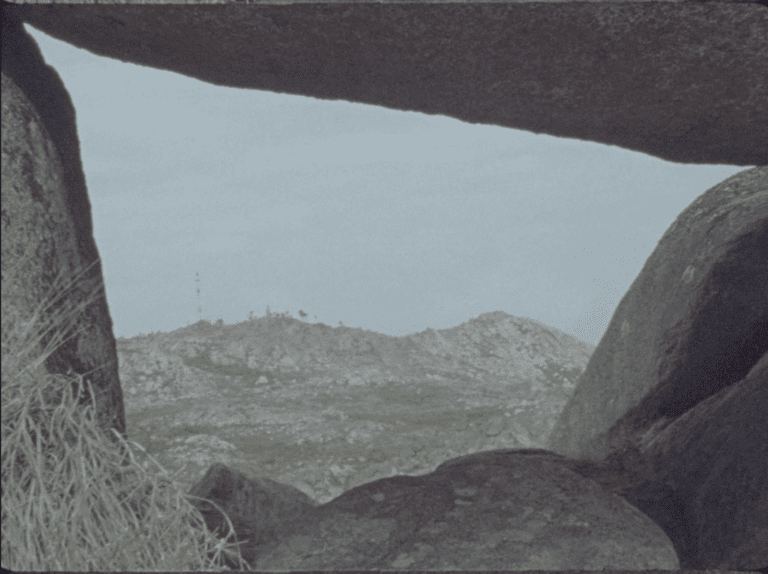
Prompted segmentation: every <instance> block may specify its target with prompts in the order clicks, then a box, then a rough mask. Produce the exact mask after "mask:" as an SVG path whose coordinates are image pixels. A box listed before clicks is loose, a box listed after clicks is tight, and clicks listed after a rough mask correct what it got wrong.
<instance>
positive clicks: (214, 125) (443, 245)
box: [27, 26, 745, 344]
mask: <svg viewBox="0 0 768 574" xmlns="http://www.w3.org/2000/svg"><path fill="white" fill-rule="evenodd" d="M27 29H28V30H29V31H30V32H31V33H32V35H33V36H34V38H35V39H36V40H37V41H38V43H39V45H40V48H41V50H42V52H43V56H44V57H45V59H46V62H47V63H49V64H51V65H53V66H54V67H55V68H56V70H57V71H58V73H59V74H60V76H61V77H62V79H63V81H64V84H65V85H66V87H67V89H68V90H69V93H70V94H71V96H72V99H73V101H74V104H75V108H76V111H77V123H78V133H79V137H80V143H81V149H82V156H83V165H84V169H85V175H86V180H87V184H88V192H89V195H90V199H91V204H92V208H93V220H94V234H95V237H96V244H97V245H98V248H99V252H100V254H101V258H102V262H103V271H104V280H105V283H106V292H107V300H108V303H109V309H110V313H111V315H112V320H113V322H114V331H115V335H116V336H125V337H132V336H134V335H137V334H139V333H149V332H152V331H164V332H167V331H171V330H173V329H177V328H179V327H183V326H186V325H187V324H190V323H194V322H195V321H197V320H199V319H200V318H201V317H202V318H207V319H210V320H211V321H215V320H216V319H217V318H223V319H224V321H225V323H228V324H229V323H235V322H239V321H242V320H244V319H246V318H247V316H248V313H249V311H253V312H254V314H255V315H257V316H262V315H264V313H265V309H266V307H267V306H269V307H270V309H271V310H272V311H274V312H283V311H289V312H290V313H291V314H292V315H293V316H294V317H297V316H298V310H299V309H303V310H304V311H306V312H307V313H309V321H310V322H315V321H316V320H315V318H314V316H315V315H316V316H317V321H321V322H323V323H326V324H329V325H331V326H334V327H335V326H337V325H338V323H339V321H342V322H343V323H344V324H345V325H347V326H352V327H363V328H364V329H371V330H373V331H378V332H380V333H387V334H390V335H405V334H408V333H413V332H416V331H421V330H424V329H426V328H427V327H432V328H435V329H442V328H446V327H453V326H456V325H458V324H459V323H462V322H464V321H467V320H468V319H470V318H472V317H476V316H477V315H479V314H481V313H485V312H489V311H496V310H501V311H505V312H507V313H509V314H511V315H517V316H523V317H531V318H533V319H536V320H538V321H541V322H543V323H545V324H547V325H550V326H552V327H557V328H558V329H561V330H563V331H565V332H567V333H571V334H573V335H576V336H578V337H580V338H582V339H583V340H585V341H587V342H590V343H593V344H596V343H597V342H598V341H599V339H600V337H602V335H603V333H604V332H605V328H606V327H607V326H608V322H609V321H610V318H611V315H612V314H613V311H614V309H615V308H616V305H617V304H618V302H619V301H620V299H621V297H622V296H623V295H624V293H626V291H627V289H628V288H629V286H630V284H631V283H632V281H633V280H634V278H635V277H636V276H637V274H638V273H639V271H640V269H641V268H642V266H643V264H644V263H645V260H646V258H647V257H648V256H649V255H650V254H651V252H652V251H653V249H654V248H655V247H656V243H657V242H658V240H659V238H660V237H661V235H662V234H663V233H664V231H665V230H666V229H667V227H669V225H670V224H671V223H672V221H673V220H674V219H675V217H677V215H678V214H679V213H680V212H681V211H682V210H683V209H684V208H685V207H686V206H688V205H689V204H690V203H691V202H692V201H693V200H694V199H695V198H696V197H698V196H699V195H701V194H702V193H703V192H704V191H706V190H707V189H708V188H710V187H712V186H713V185H715V184H717V183H719V182H720V181H722V180H723V179H725V178H727V177H729V176H731V175H733V174H735V173H737V172H739V171H741V170H743V169H745V168H743V167H735V166H694V165H682V164H674V163H670V162H665V161H662V160H659V159H656V158H653V157H651V156H648V155H645V154H642V153H638V152H633V151H627V150H624V149H621V148H617V147H612V146H607V145H602V144H597V143H591V142H583V141H580V140H568V139H562V138H555V137H551V136H546V135H536V134H532V133H529V132H525V131H519V130H512V129H508V128H501V127H496V126H484V125H472V124H467V123H463V122H460V121H458V120H454V119H451V118H447V117H444V116H428V115H425V114H421V113H415V112H400V111H394V110H389V109H386V108H379V107H373V106H368V105H363V104H352V103H348V102H342V101H325V100H316V99H313V98H307V97H302V96H292V95H284V94H275V93H271V92H261V91H255V90H241V89H235V88H222V87H217V86H213V85H210V84H206V83H204V82H201V81H198V80H195V79H192V78H188V77H185V76H182V75H179V74H174V73H171V72H166V71H161V70H155V69H152V68H145V67H141V66H136V65H133V64H125V63H122V62H119V61H117V60H111V59H108V58H102V57H98V56H94V55H93V54H91V53H90V52H87V51H85V50H81V49H78V48H75V47H73V46H71V45H69V44H66V43H63V42H59V41H57V40H54V39H52V38H49V37H48V36H45V35H44V34H42V33H40V32H38V31H37V30H35V29H34V28H32V27H30V26H27ZM196 279H199V281H198V282H196ZM198 288H199V289H200V293H199V295H198V293H197V289H198ZM198 308H200V312H199V311H198Z"/></svg>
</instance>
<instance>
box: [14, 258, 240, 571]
mask: <svg viewBox="0 0 768 574" xmlns="http://www.w3.org/2000/svg"><path fill="white" fill-rule="evenodd" d="M83 275H84V273H81V274H79V275H78V276H77V278H75V279H74V280H73V281H72V282H71V283H69V284H68V285H62V284H61V283H62V276H61V275H60V276H59V277H57V279H56V281H55V282H54V286H53V287H52V288H51V292H52V293H57V294H56V296H54V297H50V298H47V299H48V300H47V301H43V302H42V303H41V304H40V305H39V306H38V308H37V309H36V310H35V312H34V313H33V316H32V318H31V319H28V320H26V321H22V320H21V319H20V318H19V317H18V316H15V314H14V313H6V312H5V309H4V312H3V316H2V335H1V339H2V405H3V406H2V567H3V568H6V569H10V570H15V571H20V570H21V571H51V570H58V571H61V570H66V571H89V570H90V571H174V570H175V571H190V570H193V571H200V570H211V571H221V570H227V569H228V568H227V567H226V565H225V561H228V562H229V563H231V564H238V565H239V566H240V568H241V569H248V565H247V564H246V563H245V562H244V561H243V560H242V557H241V555H240V552H239V549H238V544H237V543H233V542H228V540H229V539H230V538H232V537H234V529H233V528H232V523H231V522H230V521H229V518H227V523H228V525H229V533H228V535H227V536H225V537H223V538H219V537H218V536H217V534H218V533H215V534H214V533H211V532H210V531H208V529H207V528H206V525H205V522H204V520H203V517H202V515H201V514H200V512H199V511H198V510H197V509H196V508H195V507H194V506H193V505H192V504H191V502H190V499H191V498H193V497H191V496H189V495H187V494H185V493H184V492H183V490H182V488H181V487H180V486H179V485H178V484H177V482H176V481H175V475H173V476H171V475H169V473H168V472H167V471H166V470H165V469H163V468H162V467H161V466H160V464H158V463H157V461H156V460H155V459H154V458H152V457H151V456H150V455H148V454H147V453H146V451H145V450H144V449H143V448H142V447H141V445H139V444H137V443H135V442H132V441H128V440H126V439H125V438H123V437H122V436H121V435H120V433H118V432H117V431H116V430H114V429H109V430H110V432H105V431H104V430H103V429H102V428H101V427H100V426H99V424H98V420H97V416H96V413H95V410H94V407H93V401H92V397H94V396H95V395H94V391H93V388H92V387H91V384H90V382H89V381H88V380H87V373H86V374H73V373H72V372H71V371H70V373H69V374H67V375H66V376H65V375H61V374H49V373H47V372H46V371H45V368H44V364H45V360H46V359H47V357H48V356H49V355H50V354H51V353H53V352H54V351H55V350H56V349H57V348H58V347H59V346H60V345H61V344H63V343H64V342H65V341H66V340H67V339H68V338H69V337H71V336H73V334H72V332H71V331H72V325H74V324H75V319H76V318H77V317H78V316H79V314H80V313H82V312H83V311H84V309H85V308H86V307H87V306H88V305H89V304H91V303H92V302H93V301H94V300H96V299H97V298H98V297H101V296H103V295H102V289H103V284H101V286H100V288H99V289H95V290H89V293H90V295H89V300H88V301H84V302H81V303H80V304H78V305H72V304H71V303H69V299H68V298H67V297H66V296H65V293H66V291H67V289H68V288H70V287H71V286H72V285H74V284H75V282H76V281H77V279H78V278H81V277H83ZM75 334H76V333H75ZM41 348H43V349H44V350H43V351H42V352H41V351H40V349H41ZM209 502H210V501H209ZM211 504H214V503H212V502H211ZM214 506H215V504H214ZM217 508H218V507H217ZM219 510H221V509H220V508H219ZM222 513H223V511H222ZM223 514H224V513H223ZM224 516H226V514H224Z"/></svg>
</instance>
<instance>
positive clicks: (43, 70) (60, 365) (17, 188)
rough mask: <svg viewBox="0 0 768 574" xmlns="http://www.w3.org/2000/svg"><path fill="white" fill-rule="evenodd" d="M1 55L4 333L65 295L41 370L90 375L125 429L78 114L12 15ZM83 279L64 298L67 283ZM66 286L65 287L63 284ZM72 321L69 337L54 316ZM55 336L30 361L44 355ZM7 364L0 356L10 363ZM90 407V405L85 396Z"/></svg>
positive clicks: (48, 312) (109, 418)
mask: <svg viewBox="0 0 768 574" xmlns="http://www.w3.org/2000/svg"><path fill="white" fill-rule="evenodd" d="M2 43H3V52H2V258H1V260H2V315H3V329H4V330H5V334H6V335H7V334H8V332H9V330H12V331H14V337H16V338H17V339H18V338H19V337H21V331H22V329H23V327H24V326H25V325H30V324H31V320H32V317H33V316H34V314H35V311H36V309H37V308H38V306H40V304H41V303H43V302H44V301H46V300H48V301H50V299H51V298H55V297H58V296H60V297H59V298H58V299H57V301H56V302H55V304H52V305H51V306H50V307H47V308H46V309H44V310H43V311H42V314H41V316H40V319H41V320H42V321H47V322H49V323H51V322H52V323H54V325H52V327H53V329H55V330H56V331H66V332H63V333H60V334H62V335H69V334H72V333H74V332H75V331H77V334H75V335H74V336H72V337H71V338H70V339H69V340H67V341H66V342H65V343H64V344H63V345H62V346H61V347H60V348H59V349H58V350H56V351H55V352H54V353H53V354H51V356H50V357H49V358H48V359H47V360H46V361H45V365H44V367H41V369H42V370H41V371H40V373H43V372H47V373H59V374H65V375H66V374H67V373H68V372H70V370H71V371H72V372H74V373H76V374H83V373H86V372H88V373H90V374H89V375H88V376H87V377H86V379H88V380H90V381H91V383H92V385H93V388H94V392H95V394H96V400H95V402H96V412H97V414H98V417H99V424H100V426H101V427H102V428H104V429H109V428H114V429H116V430H117V431H119V432H121V433H124V432H125V413H124V407H123V398H122V391H121V388H120V381H119V379H118V374H117V367H118V365H117V351H116V347H115V338H114V335H113V334H112V321H111V319H110V316H109V311H108V309H107V302H106V299H105V298H104V297H103V292H102V296H100V297H99V298H97V299H96V300H95V301H93V302H91V303H88V301H89V300H90V298H91V296H92V295H93V294H94V293H96V292H98V290H99V289H100V288H101V286H102V285H103V281H102V275H101V264H100V262H99V255H98V251H97V249H96V244H95V242H94V239H93V227H92V222H91V211H90V209H91V208H90V203H89V201H88V196H87V192H86V188H85V176H84V175H83V170H82V166H81V163H80V149H79V143H78V139H77V129H76V126H75V111H74V107H73V106H72V101H71V99H70V97H69V94H67V91H66V90H65V88H64V85H63V83H62V82H61V79H60V78H59V76H58V75H57V74H56V72H55V71H54V70H53V68H51V67H49V66H46V64H45V62H44V61H43V58H42V55H41V54H40V51H39V50H38V48H37V45H36V44H35V42H34V41H33V40H32V39H31V37H30V36H29V35H28V34H27V33H26V32H25V31H24V30H23V28H22V27H21V25H20V24H19V23H17V22H15V21H14V20H13V19H12V18H4V19H3V37H2ZM81 272H83V273H82V275H80V276H79V279H78V280H77V281H75V284H74V285H73V286H71V288H69V289H68V290H67V291H66V292H61V293H60V292H59V288H60V286H61V285H62V284H63V283H61V282H67V281H74V280H75V279H76V278H77V276H78V274H79V273H81ZM56 280H59V281H60V282H59V283H56ZM78 306H80V307H84V308H81V309H80V311H81V312H80V313H79V314H77V315H76V316H70V319H71V322H70V324H69V330H68V331H67V330H66V329H65V325H64V324H60V322H61V319H55V317H56V316H61V314H62V313H65V312H67V311H66V310H67V309H70V308H78ZM53 334H54V333H53V332H51V333H48V334H47V335H46V336H45V337H43V339H42V340H41V341H40V342H39V343H38V344H37V346H36V347H37V348H36V349H34V350H33V351H32V352H31V354H30V359H37V358H39V357H40V356H41V354H42V351H43V349H44V348H45V346H46V345H47V344H48V343H49V342H50V341H51V338H52V336H53ZM5 360H6V358H5V357H4V358H3V361H4V362H5ZM88 400H90V399H88Z"/></svg>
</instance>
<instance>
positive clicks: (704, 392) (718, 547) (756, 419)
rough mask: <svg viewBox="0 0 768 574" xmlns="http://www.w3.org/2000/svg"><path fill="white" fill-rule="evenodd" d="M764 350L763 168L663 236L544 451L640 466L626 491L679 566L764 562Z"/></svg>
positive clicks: (729, 183) (767, 235) (767, 190)
mask: <svg viewBox="0 0 768 574" xmlns="http://www.w3.org/2000/svg"><path fill="white" fill-rule="evenodd" d="M766 352H768V168H755V169H751V170H746V171H743V172H741V173H739V174H736V175H735V176H733V177H731V178H729V179H727V180H725V181H724V182H722V183H720V184H719V185H717V186H715V187H713V188H712V189H710V190H708V191H707V192H705V193H704V194H703V195H702V196H701V197H699V198H698V199H697V200H696V201H694V202H693V203H692V204H691V205H690V206H689V207H688V208H687V209H686V210H685V211H684V212H683V213H682V214H681V215H680V216H679V217H678V218H677V220H676V221H675V222H674V223H673V225H672V226H671V227H670V229H669V230H668V231H667V232H666V233H665V235H664V236H663V237H662V239H661V240H660V241H659V245H658V247H657V248H656V250H655V251H654V252H653V254H651V256H650V257H649V258H648V261H647V262H646V265H645V267H644V268H643V270H642V271H641V273H640V275H639V276H638V278H637V279H636V280H635V282H634V283H633V284H632V286H631V287H630V290H629V291H628V292H627V294H626V296H625V297H624V299H623V300H622V301H621V303H620V304H619V306H618V308H617V309H616V312H615V314H614V316H613V319H612V321H611V323H610V325H609V326H608V330H607V331H606V334H605V336H604V337H603V339H602V341H601V342H600V344H599V345H598V347H597V349H596V350H595V352H594V354H593V355H592V358H591V359H590V362H589V364H588V366H587V369H586V370H585V371H584V374H583V375H582V377H581V379H580V380H579V383H578V384H577V387H576V390H575V391H574V394H573V396H572V398H571V399H570V401H569V402H568V403H567V405H566V407H565V409H564V410H563V412H562V414H561V415H560V418H559V420H558V422H557V424H556V425H555V428H554V430H553V432H552V435H551V436H550V440H549V447H550V448H552V450H554V451H556V452H559V453H561V454H565V455H567V456H571V457H576V458H586V459H590V460H600V459H606V460H607V459H612V460H613V461H614V462H615V463H618V464H619V466H622V467H623V468H624V469H625V472H629V471H630V469H635V470H637V469H641V471H642V472H641V473H640V474H643V475H644V476H645V478H643V479H642V480H639V481H638V482H635V483H633V485H632V486H631V487H629V488H627V489H626V490H625V491H624V492H623V495H624V496H625V497H626V498H627V500H629V501H630V502H632V503H633V504H635V505H636V506H637V507H638V508H640V509H641V510H643V511H644V512H645V513H646V514H648V515H649V516H651V517H652V518H654V520H656V522H657V523H658V524H660V525H661V526H663V527H664V528H665V531H666V532H667V534H668V536H669V537H670V539H671V540H672V541H673V542H674V543H675V547H676V549H677V551H678V556H679V557H680V561H681V564H682V566H683V567H684V568H702V569H703V568H730V569H734V570H749V569H752V568H762V567H764V566H765V565H766V564H767V563H768V544H766V542H765V541H766V540H768V450H766V444H768V425H766V424H765V421H766V420H768V373H767V372H766V366H765V362H766V358H765V354H766ZM761 357H762V359H761Z"/></svg>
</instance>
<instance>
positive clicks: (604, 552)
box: [244, 450, 678, 570]
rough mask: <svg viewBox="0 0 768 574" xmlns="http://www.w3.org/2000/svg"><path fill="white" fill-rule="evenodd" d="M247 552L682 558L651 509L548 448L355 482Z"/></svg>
mask: <svg viewBox="0 0 768 574" xmlns="http://www.w3.org/2000/svg"><path fill="white" fill-rule="evenodd" d="M247 552H248V555H247V556H244V558H245V559H246V560H248V561H251V560H253V562H252V564H253V565H254V567H255V568H256V569H257V570H283V569H289V570H291V569H292V570H354V569H392V570H426V569H436V570H451V569H461V570H493V569H496V570H537V569H541V570H578V569H594V570H600V569H603V568H613V569H622V568H626V569H637V570H642V569H677V568H678V560H677V556H676V555H675V551H674V549H673V547H672V544H671V542H670V541H669V539H668V538H667V537H666V536H665V534H664V532H663V531H662V530H661V529H660V528H659V527H658V526H657V525H656V524H654V523H653V522H652V521H651V520H650V519H649V518H648V517H646V516H645V515H643V514H642V513H641V512H640V511H638V510H637V509H636V508H634V507H633V506H631V505H630V504H628V503H627V502H626V501H624V500H623V499H622V498H620V497H619V496H616V495H614V494H611V493H609V492H607V491H605V490H604V489H603V488H601V487H600V486H599V485H598V484H597V483H595V482H593V481H591V480H588V479H584V478H582V477H580V476H578V475H577V474H576V473H574V472H572V471H571V470H569V469H568V468H567V464H563V461H562V458H561V457H559V456H558V455H555V454H554V453H550V452H547V451H543V450H522V451H514V450H500V451H490V452H483V453H477V454H472V455H467V456H464V457H459V458H457V459H453V460H450V461H448V462H446V463H443V464H442V465H440V466H439V467H438V468H437V470H435V471H434V472H432V473H431V474H428V475H424V476H417V477H415V476H398V477H392V478H385V479H381V480H377V481H374V482H371V483H368V484H365V485H363V486H359V487H356V488H354V489H352V490H350V491H347V492H345V493H344V494H343V495H341V496H340V497H338V498H336V499H335V500H333V501H331V502H329V503H327V504H325V505H322V506H319V507H317V508H314V509H312V510H310V511H308V512H307V513H305V514H304V515H302V516H301V517H300V518H299V519H297V520H296V521H293V522H292V523H290V524H287V525H285V526H283V529H282V531H281V532H279V539H278V540H276V541H274V542H268V543H267V544H264V545H260V546H256V547H253V546H251V547H248V550H247Z"/></svg>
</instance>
